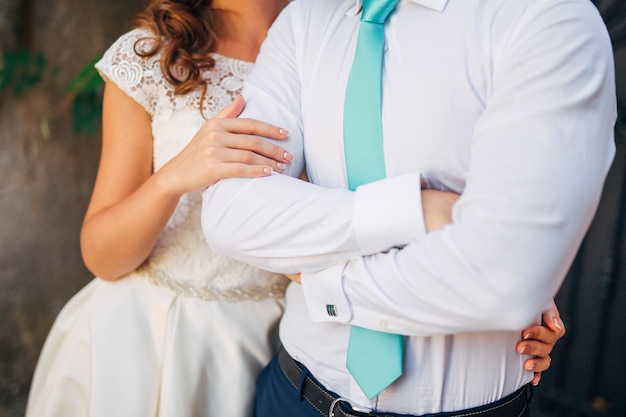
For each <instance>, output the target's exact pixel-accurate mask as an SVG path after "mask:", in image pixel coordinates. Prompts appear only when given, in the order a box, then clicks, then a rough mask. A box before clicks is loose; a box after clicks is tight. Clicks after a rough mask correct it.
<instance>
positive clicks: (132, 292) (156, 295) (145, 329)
mask: <svg viewBox="0 0 626 417" xmlns="http://www.w3.org/2000/svg"><path fill="white" fill-rule="evenodd" d="M282 311H283V304H282V301H281V300H276V299H271V298H269V299H264V300H260V301H243V302H237V303H228V302H222V301H210V302H209V301H202V300H200V299H197V298H191V297H181V296H177V295H176V294H174V293H173V292H172V291H170V290H168V289H165V288H161V287H157V286H155V285H153V284H151V283H149V282H148V280H147V279H146V278H145V277H144V276H141V275H138V274H135V275H131V276H128V277H126V278H124V279H122V280H119V281H116V282H106V281H103V280H100V279H94V280H93V281H91V282H90V283H89V284H88V285H87V286H86V287H85V288H83V289H82V290H81V291H80V292H78V293H77V294H76V295H75V296H74V297H73V298H72V299H71V300H70V301H69V302H68V303H67V304H66V306H65V307H64V308H63V309H62V311H61V312H60V314H59V315H58V317H57V319H56V321H55V323H54V325H53V327H52V329H51V331H50V333H49V335H48V338H47V340H46V342H45V345H44V347H43V349H42V352H41V355H40V358H39V362H38V366H37V369H36V371H35V375H34V378H33V383H32V387H31V393H30V396H29V400H28V406H27V412H26V416H27V417H87V416H88V417H113V416H115V417H125V416H128V417H156V416H159V417H185V416H187V417H192V416H193V417H196V416H197V417H200V416H209V417H210V416H216V417H217V416H227V417H239V416H241V417H249V416H252V415H253V403H254V384H255V380H256V377H257V375H258V373H259V372H260V370H261V369H262V368H263V366H265V365H266V364H267V362H269V360H270V358H271V356H272V354H273V353H274V352H275V351H276V348H277V344H278V338H277V323H278V320H279V317H280V315H281V314H282Z"/></svg>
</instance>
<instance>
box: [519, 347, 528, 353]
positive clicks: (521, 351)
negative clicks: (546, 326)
mask: <svg viewBox="0 0 626 417" xmlns="http://www.w3.org/2000/svg"><path fill="white" fill-rule="evenodd" d="M526 352H528V346H526V345H524V346H522V347H521V348H520V350H519V353H526Z"/></svg>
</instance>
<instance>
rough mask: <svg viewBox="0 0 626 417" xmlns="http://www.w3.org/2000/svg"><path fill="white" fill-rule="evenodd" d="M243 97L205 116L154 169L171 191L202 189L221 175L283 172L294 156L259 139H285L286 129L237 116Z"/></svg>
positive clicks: (246, 175)
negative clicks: (187, 140) (186, 139)
mask: <svg viewBox="0 0 626 417" xmlns="http://www.w3.org/2000/svg"><path fill="white" fill-rule="evenodd" d="M244 106H245V102H244V100H243V98H242V97H237V98H236V99H235V100H234V101H233V103H231V104H230V105H229V106H228V107H226V108H224V109H223V110H222V111H221V112H219V113H218V114H217V115H216V116H215V117H213V118H212V119H210V120H207V121H206V122H205V123H204V125H202V127H201V128H200V130H199V131H198V132H197V133H196V135H195V136H194V137H193V138H192V139H191V142H190V143H189V144H188V145H187V146H186V147H185V148H184V149H183V150H182V151H181V152H180V153H179V154H178V155H176V156H175V157H174V158H173V159H172V160H171V161H169V162H168V163H167V164H166V165H164V166H163V167H162V168H161V169H160V170H159V172H158V173H157V174H158V175H159V176H160V177H161V179H162V180H164V181H165V182H164V183H165V184H167V188H168V189H169V190H171V192H172V193H173V194H180V195H182V194H183V193H186V192H189V191H194V190H198V189H204V188H206V187H208V186H210V185H211V184H213V183H215V182H217V181H219V180H220V179H223V178H231V177H247V178H250V177H263V176H267V175H270V174H271V172H272V171H277V172H282V171H283V170H284V167H285V164H287V163H289V162H290V161H291V160H292V159H293V157H292V155H291V154H289V153H288V152H287V151H285V150H284V149H283V148H281V147H279V146H277V145H275V144H273V143H271V142H268V141H266V140H264V139H261V138H260V137H259V136H263V137H267V138H270V139H276V140H284V139H286V138H287V137H288V136H289V133H288V132H287V131H286V130H284V129H281V128H279V127H277V126H274V125H271V124H268V123H265V122H261V121H259V120H253V119H236V118H235V117H237V116H238V115H239V114H240V113H241V111H242V110H243V108H244Z"/></svg>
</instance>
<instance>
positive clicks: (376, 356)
mask: <svg viewBox="0 0 626 417" xmlns="http://www.w3.org/2000/svg"><path fill="white" fill-rule="evenodd" d="M398 1H399V0H363V13H362V14H361V27H360V29H359V38H358V42H357V48H356V53H355V56H354V61H353V63H352V69H351V71H350V77H349V78H348V85H347V88H346V98H345V104H344V118H343V122H344V128H343V129H344V132H343V135H344V154H345V159H346V171H347V174H348V186H349V188H350V189H351V190H353V191H354V190H356V188H357V187H358V186H359V185H362V184H366V183H368V182H372V181H377V180H380V179H383V178H385V177H386V171H385V159H384V153H383V152H384V151H383V130H382V121H381V107H382V85H381V78H382V77H381V76H382V69H383V50H384V47H385V31H384V25H385V20H386V19H387V16H389V14H390V13H391V12H392V11H393V9H394V8H395V7H396V4H397V3H398ZM350 330H351V331H350V341H349V344H348V357H347V360H346V367H347V368H348V370H349V371H350V373H351V374H352V376H353V377H354V379H355V381H356V382H357V384H359V387H360V388H361V389H362V390H363V392H364V393H365V395H366V396H367V397H368V398H370V399H372V398H374V397H375V396H376V395H378V394H379V393H380V392H381V391H382V390H384V389H385V388H386V387H387V386H389V385H390V384H391V383H392V382H393V381H395V380H396V379H397V378H398V377H399V376H400V375H402V355H403V350H404V339H403V337H402V336H401V335H397V334H391V333H383V332H377V331H375V330H369V329H365V328H362V327H357V326H352V328H351V329H350Z"/></svg>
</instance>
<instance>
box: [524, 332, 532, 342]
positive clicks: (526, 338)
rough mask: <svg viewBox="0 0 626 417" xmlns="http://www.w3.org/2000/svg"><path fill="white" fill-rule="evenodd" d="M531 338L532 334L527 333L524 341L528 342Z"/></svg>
mask: <svg viewBox="0 0 626 417" xmlns="http://www.w3.org/2000/svg"><path fill="white" fill-rule="evenodd" d="M531 336H532V334H530V333H526V334H525V335H524V337H523V338H524V340H528V339H530V338H531Z"/></svg>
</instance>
